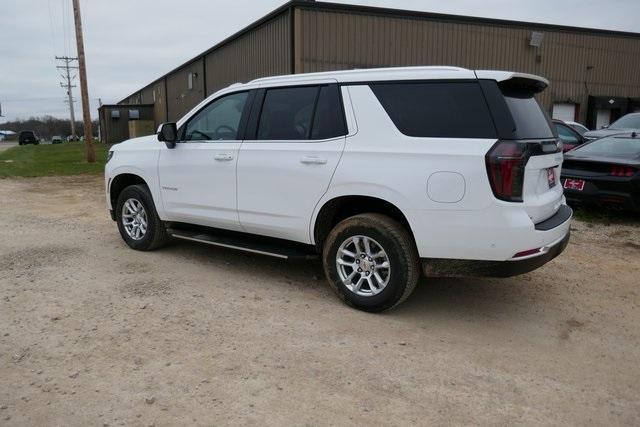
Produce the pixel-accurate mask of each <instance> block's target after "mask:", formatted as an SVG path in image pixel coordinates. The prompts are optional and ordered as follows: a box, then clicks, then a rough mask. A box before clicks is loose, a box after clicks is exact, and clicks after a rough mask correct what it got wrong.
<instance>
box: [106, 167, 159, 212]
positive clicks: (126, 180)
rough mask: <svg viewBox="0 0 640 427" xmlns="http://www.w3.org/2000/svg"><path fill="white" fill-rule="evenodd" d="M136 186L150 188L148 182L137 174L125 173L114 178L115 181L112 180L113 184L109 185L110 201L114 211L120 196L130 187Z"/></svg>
mask: <svg viewBox="0 0 640 427" xmlns="http://www.w3.org/2000/svg"><path fill="white" fill-rule="evenodd" d="M136 184H143V185H146V186H147V187H149V184H148V183H147V181H145V179H144V178H142V177H141V176H140V175H137V174H135V173H128V172H124V173H121V174H118V175H116V176H115V177H113V179H112V180H111V184H110V185H109V200H110V201H111V207H112V209H115V208H116V204H117V201H118V196H119V195H120V193H121V192H122V190H124V189H125V188H127V187H128V186H130V185H136ZM152 197H153V196H152Z"/></svg>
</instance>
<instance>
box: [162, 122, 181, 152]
mask: <svg viewBox="0 0 640 427" xmlns="http://www.w3.org/2000/svg"><path fill="white" fill-rule="evenodd" d="M158 141H162V142H164V143H165V144H166V145H167V148H175V147H176V142H178V127H177V126H176V124H175V123H174V122H168V123H163V124H161V125H160V129H159V130H158Z"/></svg>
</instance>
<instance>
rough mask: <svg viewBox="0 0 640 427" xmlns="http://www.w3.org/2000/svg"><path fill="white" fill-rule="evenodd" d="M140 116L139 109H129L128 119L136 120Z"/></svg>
mask: <svg viewBox="0 0 640 427" xmlns="http://www.w3.org/2000/svg"><path fill="white" fill-rule="evenodd" d="M139 118H140V110H129V120H138V119H139Z"/></svg>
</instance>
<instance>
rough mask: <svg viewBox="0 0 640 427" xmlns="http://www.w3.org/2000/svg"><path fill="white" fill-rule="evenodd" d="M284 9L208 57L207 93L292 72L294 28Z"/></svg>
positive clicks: (206, 59) (206, 58)
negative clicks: (292, 35) (292, 33)
mask: <svg viewBox="0 0 640 427" xmlns="http://www.w3.org/2000/svg"><path fill="white" fill-rule="evenodd" d="M290 28H291V25H290V17H289V13H288V12H285V13H282V14H281V15H279V16H277V17H275V18H274V19H272V20H270V21H268V22H266V23H265V24H263V25H261V26H260V27H258V28H255V29H253V30H251V31H250V32H248V33H246V34H244V35H242V36H240V37H239V38H237V39H236V40H233V41H232V42H230V43H227V44H226V45H224V46H221V47H220V48H218V49H216V50H214V51H213V52H211V53H209V54H208V55H206V57H205V68H206V76H207V96H208V95H211V94H212V93H214V92H215V91H217V90H219V89H222V88H224V87H226V86H228V85H230V84H232V83H237V82H247V81H249V80H253V79H256V78H259V77H265V76H273V75H279V74H288V73H290V72H291V47H290V46H291V34H290V33H291V31H290Z"/></svg>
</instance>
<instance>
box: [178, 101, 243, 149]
mask: <svg viewBox="0 0 640 427" xmlns="http://www.w3.org/2000/svg"><path fill="white" fill-rule="evenodd" d="M248 96H249V93H248V92H241V93H234V94H231V95H227V96H225V97H223V98H219V99H217V100H215V101H213V102H212V103H211V104H209V105H208V106H206V107H205V108H204V109H203V110H201V111H200V112H198V113H197V114H196V115H195V116H194V117H193V118H192V119H191V120H189V122H188V123H187V127H186V128H185V133H184V138H185V140H187V141H223V140H235V139H237V138H238V130H239V129H238V128H239V127H240V119H241V118H242V112H243V110H244V106H245V104H246V102H247V97H248Z"/></svg>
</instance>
